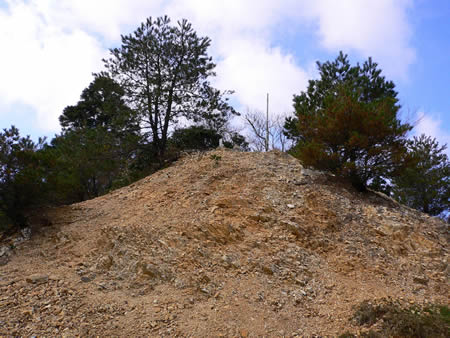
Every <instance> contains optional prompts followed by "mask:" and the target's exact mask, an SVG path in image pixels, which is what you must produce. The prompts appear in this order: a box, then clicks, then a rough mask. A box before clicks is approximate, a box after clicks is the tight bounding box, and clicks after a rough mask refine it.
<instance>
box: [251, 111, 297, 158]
mask: <svg viewBox="0 0 450 338" xmlns="http://www.w3.org/2000/svg"><path fill="white" fill-rule="evenodd" d="M244 119H245V122H246V124H247V126H248V127H249V128H248V129H249V133H250V135H249V137H248V140H249V143H250V146H251V148H252V149H253V150H255V151H269V150H273V149H278V150H281V151H286V150H287V149H288V148H289V146H290V140H288V138H287V137H286V136H285V135H284V133H283V125H284V120H285V116H284V115H282V114H279V115H276V116H272V117H270V118H269V143H268V146H266V117H265V116H264V114H263V113H261V112H258V111H250V110H247V113H245V114H244Z"/></svg>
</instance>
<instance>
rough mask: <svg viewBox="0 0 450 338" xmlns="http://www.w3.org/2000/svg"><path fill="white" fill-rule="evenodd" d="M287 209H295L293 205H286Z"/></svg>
mask: <svg viewBox="0 0 450 338" xmlns="http://www.w3.org/2000/svg"><path fill="white" fill-rule="evenodd" d="M287 207H288V208H289V209H294V208H295V205H293V204H288V205H287Z"/></svg>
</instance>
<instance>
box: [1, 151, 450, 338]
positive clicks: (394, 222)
mask: <svg viewBox="0 0 450 338" xmlns="http://www.w3.org/2000/svg"><path fill="white" fill-rule="evenodd" d="M212 155H215V157H214V156H212ZM219 157H220V158H219ZM37 219H38V220H37V222H41V223H45V225H46V226H45V227H42V228H41V229H40V230H39V231H36V230H35V231H34V232H33V235H32V238H31V239H30V240H27V241H23V242H21V243H18V244H17V245H16V248H15V249H13V250H12V251H11V250H10V251H9V252H6V251H5V250H6V249H5V250H3V257H1V258H3V263H2V264H3V265H2V266H0V335H10V336H11V335H12V336H15V335H20V336H31V335H37V336H41V335H43V336H55V335H64V336H96V335H98V336H193V337H205V336H227V337H228V336H234V337H239V336H242V337H256V336H287V337H292V336H307V337H311V336H336V335H338V334H339V333H342V332H344V331H346V330H348V331H350V332H355V333H358V328H357V327H356V326H354V323H353V322H352V321H350V320H349V318H350V317H351V315H352V312H353V310H352V308H353V306H354V305H356V304H359V303H360V302H361V301H363V300H376V299H380V298H383V297H392V298H393V299H399V300H401V301H403V302H405V303H415V304H426V303H440V304H449V299H448V294H449V293H448V291H449V290H448V276H449V267H448V228H447V227H446V225H445V224H444V223H443V222H441V221H440V220H437V219H435V218H431V217H428V216H427V215H425V214H422V213H419V212H417V211H414V210H411V209H409V208H406V207H404V206H400V205H399V204H397V203H396V202H394V201H392V200H390V199H389V198H387V197H385V196H383V195H381V194H376V193H366V194H363V193H358V192H355V191H354V190H353V189H352V188H351V187H349V186H347V185H345V184H344V183H340V182H336V181H335V178H334V177H332V176H329V175H325V174H322V173H318V172H314V171H311V170H306V169H304V168H303V167H302V166H301V165H300V164H299V163H298V162H297V161H296V160H295V159H294V158H292V157H290V156H288V155H286V154H282V153H278V152H270V153H265V154H264V153H240V152H233V151H225V150H217V151H214V152H210V153H204V154H195V155H189V156H187V157H185V158H183V159H182V160H180V161H178V162H177V163H176V164H175V165H173V166H172V167H170V168H167V169H165V170H162V171H159V172H157V173H155V174H154V175H152V176H149V177H147V178H145V179H143V180H141V181H139V182H136V183H134V184H132V185H130V186H128V187H125V188H122V189H119V190H116V191H113V192H112V193H110V194H108V195H105V196H102V197H100V198H96V199H94V200H90V201H86V202H83V203H79V204H75V205H71V206H66V207H62V208H55V209H51V210H48V211H46V212H45V213H43V214H42V215H40V216H39V217H38V218H37ZM39 219H40V221H39ZM49 224H51V225H49ZM9 240H10V239H9ZM5 257H6V258H7V260H5V259H6V258H5ZM0 265H1V264H0ZM36 274H39V275H41V276H36ZM46 277H48V279H47V278H46Z"/></svg>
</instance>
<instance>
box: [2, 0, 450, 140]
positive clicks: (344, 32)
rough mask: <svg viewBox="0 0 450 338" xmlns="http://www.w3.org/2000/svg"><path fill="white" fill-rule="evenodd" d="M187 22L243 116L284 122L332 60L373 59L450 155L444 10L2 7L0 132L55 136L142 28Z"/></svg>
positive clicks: (351, 3) (303, 0)
mask: <svg viewBox="0 0 450 338" xmlns="http://www.w3.org/2000/svg"><path fill="white" fill-rule="evenodd" d="M164 14H167V15H169V16H170V17H171V18H172V20H173V21H176V20H178V19H181V18H186V19H188V20H189V21H190V22H192V24H193V25H194V29H195V30H196V31H197V32H198V33H199V34H200V35H202V36H204V35H207V36H209V37H210V38H211V39H212V46H211V49H210V54H211V55H212V56H213V58H214V60H215V62H216V64H217V69H216V70H217V77H216V78H215V79H214V84H215V85H216V86H217V87H219V88H221V89H233V90H235V94H234V98H233V103H234V105H235V107H236V108H237V109H238V110H240V111H245V110H246V109H251V110H264V109H265V96H266V93H270V109H271V111H273V112H274V113H290V112H292V97H293V94H295V93H300V92H301V91H302V90H304V89H305V88H306V85H307V81H308V79H311V78H315V77H317V70H316V67H315V62H316V61H317V60H319V61H322V62H324V61H327V60H333V59H334V58H335V57H336V56H337V54H338V52H339V51H340V50H342V51H344V52H345V53H347V54H348V55H349V57H350V59H351V61H352V62H353V63H356V62H363V61H364V60H366V59H367V57H369V56H372V58H373V59H374V61H376V62H377V63H378V64H379V65H380V68H381V69H382V70H383V74H384V75H385V76H386V77H387V79H389V80H392V81H394V82H395V84H396V85H397V90H398V91H399V98H400V101H401V104H402V107H403V109H402V118H403V119H404V120H405V121H409V122H416V121H418V124H417V126H416V133H422V132H424V133H426V134H428V135H431V136H433V137H436V138H438V140H439V142H440V143H448V144H449V146H450V84H449V80H450V62H449V61H450V1H447V0H433V1H428V0H376V1H373V0H339V1H336V0H314V1H310V0H278V1H273V0H208V1H205V0H145V1H144V0H95V1H94V0H0V46H1V47H2V48H1V53H0V127H1V128H2V129H3V128H7V127H9V126H10V125H12V124H14V125H15V126H16V127H18V128H19V129H20V130H21V132H22V134H30V135H31V136H32V137H33V138H37V137H38V136H43V135H46V136H49V137H51V136H53V135H54V134H55V133H58V132H59V124H58V116H59V115H60V114H61V112H62V110H63V108H64V107H65V106H67V105H71V104H75V103H76V102H77V100H78V99H79V95H80V93H81V91H82V90H83V89H84V88H85V87H87V86H88V85H89V83H90V82H91V80H92V73H93V72H98V71H100V70H102V67H103V65H102V62H101V59H102V58H103V57H105V56H107V55H108V50H109V48H113V47H117V46H119V45H120V35H121V34H129V33H131V32H133V31H134V30H135V29H136V28H137V26H138V25H139V24H140V23H141V22H142V21H143V20H144V19H145V18H147V17H149V16H152V17H157V16H161V15H164Z"/></svg>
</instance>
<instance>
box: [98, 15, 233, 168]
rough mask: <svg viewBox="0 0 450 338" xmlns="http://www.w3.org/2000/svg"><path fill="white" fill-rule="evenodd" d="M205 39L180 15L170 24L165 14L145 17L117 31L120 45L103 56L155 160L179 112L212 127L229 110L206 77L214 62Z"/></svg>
mask: <svg viewBox="0 0 450 338" xmlns="http://www.w3.org/2000/svg"><path fill="white" fill-rule="evenodd" d="M210 43H211V41H210V39H209V38H207V37H198V36H197V33H196V32H195V31H194V29H193V28H192V25H191V24H190V23H188V22H187V21H186V20H182V21H179V22H178V23H177V25H174V26H172V25H171V24H170V19H169V18H168V17H167V16H166V17H160V18H157V19H156V20H153V19H152V18H148V19H147V20H146V21H145V22H144V23H142V24H141V26H140V27H139V28H138V29H137V30H136V31H135V32H134V33H132V34H130V35H126V36H122V46H121V47H119V48H115V49H112V50H111V57H110V58H109V59H107V60H104V62H105V66H106V68H107V70H108V73H109V75H110V76H111V77H112V78H114V79H115V80H117V81H118V82H119V83H120V84H121V86H122V87H123V88H124V89H125V92H126V95H127V97H128V99H129V103H130V105H131V106H132V108H133V109H134V110H135V111H137V112H138V114H139V122H140V123H139V125H140V126H141V127H142V128H143V130H144V134H145V136H146V137H147V139H148V140H149V141H150V142H151V144H152V147H153V151H154V153H155V154H156V155H157V157H158V158H159V160H160V161H162V160H163V157H164V153H165V151H166V148H167V141H168V138H169V132H170V130H171V128H172V127H175V126H176V124H177V122H178V120H179V119H180V118H181V117H184V118H187V119H188V120H191V121H193V122H196V123H198V122H201V121H206V122H207V123H206V124H207V127H208V128H210V129H214V130H218V131H219V129H220V128H221V127H222V126H223V125H224V124H225V123H226V121H227V119H228V117H229V115H230V114H233V113H236V112H235V111H234V109H233V108H232V107H231V106H229V105H228V103H227V101H226V99H225V96H224V95H225V94H228V93H229V92H225V93H222V92H220V91H219V90H217V89H215V88H213V87H212V86H211V85H210V83H209V81H208V79H209V78H210V77H212V76H214V75H215V73H214V68H215V64H214V63H213V62H212V59H211V57H210V56H208V54H207V50H208V47H209V46H210Z"/></svg>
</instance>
